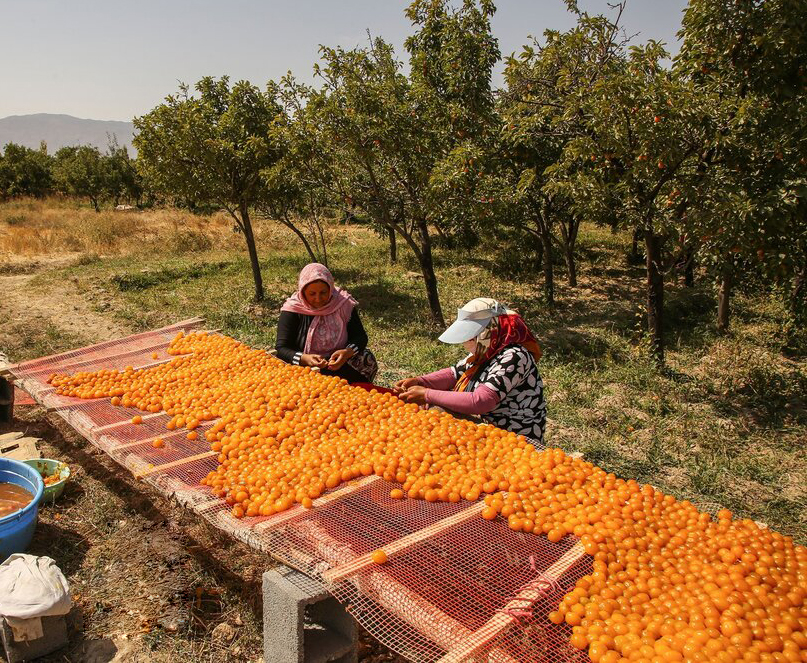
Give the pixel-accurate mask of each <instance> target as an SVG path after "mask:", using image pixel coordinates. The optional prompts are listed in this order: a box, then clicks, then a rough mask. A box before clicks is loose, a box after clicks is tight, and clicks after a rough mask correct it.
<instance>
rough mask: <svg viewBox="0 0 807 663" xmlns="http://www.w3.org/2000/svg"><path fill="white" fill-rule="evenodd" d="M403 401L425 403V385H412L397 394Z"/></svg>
mask: <svg viewBox="0 0 807 663" xmlns="http://www.w3.org/2000/svg"><path fill="white" fill-rule="evenodd" d="M398 398H400V399H401V400H402V401H404V402H405V403H417V404H418V405H426V387H422V386H420V385H417V384H416V385H412V386H411V387H409V388H408V389H407V390H406V391H404V392H403V393H402V394H398Z"/></svg>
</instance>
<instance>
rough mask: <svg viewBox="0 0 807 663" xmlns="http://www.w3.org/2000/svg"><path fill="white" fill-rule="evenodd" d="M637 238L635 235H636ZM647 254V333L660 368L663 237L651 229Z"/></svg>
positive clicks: (648, 235) (648, 230) (647, 234)
mask: <svg viewBox="0 0 807 663" xmlns="http://www.w3.org/2000/svg"><path fill="white" fill-rule="evenodd" d="M634 236H635V235H634ZM644 242H645V251H646V252H647V331H648V333H649V334H650V343H651V347H650V355H651V357H652V358H653V359H654V360H655V362H656V364H658V365H659V366H663V365H664V274H663V272H662V271H661V269H662V265H661V243H662V240H661V237H659V236H658V235H656V234H655V233H654V232H652V231H651V230H650V229H647V230H645V232H644Z"/></svg>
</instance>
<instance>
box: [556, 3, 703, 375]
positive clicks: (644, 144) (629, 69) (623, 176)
mask: <svg viewBox="0 0 807 663" xmlns="http://www.w3.org/2000/svg"><path fill="white" fill-rule="evenodd" d="M581 20H582V21H586V20H587V17H586V16H585V15H582V16H581ZM602 34H603V36H604V38H603V41H601V42H600V43H598V44H594V47H595V49H596V48H601V49H603V50H604V51H605V50H608V49H612V48H613V46H614V42H613V36H612V37H609V36H608V35H609V34H611V35H615V34H616V33H615V32H613V33H609V32H608V31H606V32H604V33H602ZM618 50H619V49H618ZM666 57H667V54H666V53H665V51H664V49H663V48H662V47H661V45H659V44H658V43H656V42H653V41H650V42H648V43H647V44H646V45H643V46H635V47H631V48H630V49H629V51H628V52H625V53H624V54H623V55H621V56H620V57H616V58H614V59H613V61H612V63H611V64H610V65H609V67H608V71H607V72H606V73H603V72H600V74H599V75H598V78H597V79H596V83H595V84H593V85H592V86H591V87H590V89H587V90H581V91H580V94H577V95H573V96H570V97H568V98H567V99H565V100H564V108H563V114H562V116H561V121H563V122H582V123H583V131H581V132H580V134H579V135H578V136H576V137H574V138H572V139H571V140H569V141H568V142H567V143H566V145H565V146H564V148H563V153H562V156H561V159H560V160H559V161H558V163H557V165H555V166H553V167H552V168H551V171H552V181H551V182H549V183H548V184H547V186H546V190H548V191H560V192H563V193H564V194H565V195H567V196H568V197H569V198H571V199H573V200H574V201H575V206H576V208H577V212H578V213H579V214H583V215H585V216H586V217H587V218H591V219H592V220H595V221H597V222H599V223H603V224H608V225H617V226H619V227H623V228H626V229H629V230H631V231H636V232H637V233H638V234H639V235H640V236H641V238H643V239H644V244H645V254H646V277H647V285H646V292H647V296H646V313H647V327H648V332H649V337H650V345H651V355H652V357H653V358H654V359H655V361H656V362H657V363H658V364H659V365H661V364H663V362H664V317H663V311H664V274H665V271H666V270H667V269H668V268H669V264H668V260H667V259H666V256H667V255H669V254H670V253H673V252H674V251H675V250H676V249H678V248H680V247H676V246H671V244H674V243H675V242H678V241H679V240H680V238H681V230H680V228H681V220H682V219H681V215H682V214H683V212H682V210H681V209H680V207H679V206H678V205H677V200H678V198H679V197H680V195H681V190H680V188H681V186H682V185H683V184H685V183H686V182H688V181H690V179H691V178H692V177H693V176H694V175H695V174H696V173H697V167H698V164H699V162H700V160H701V159H700V155H701V153H702V150H703V131H704V129H703V127H704V126H705V125H706V124H708V117H709V116H710V113H711V109H710V108H709V104H708V103H707V102H706V100H705V99H704V98H702V97H701V96H699V95H698V93H697V91H696V90H695V89H694V87H693V86H692V85H691V83H688V82H687V81H684V80H681V79H680V78H678V77H677V76H675V75H674V74H673V73H672V72H671V71H669V70H667V69H665V68H663V66H662V64H661V62H662V61H663V59H665V58H666ZM575 75H578V76H583V77H587V78H590V77H593V76H594V73H593V72H590V71H586V69H585V68H584V69H583V70H581V71H578V72H576V74H575Z"/></svg>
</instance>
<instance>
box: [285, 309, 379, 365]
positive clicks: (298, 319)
mask: <svg viewBox="0 0 807 663" xmlns="http://www.w3.org/2000/svg"><path fill="white" fill-rule="evenodd" d="M313 319H314V316H313V315H305V313H293V312H292V311H281V312H280V318H279V319H278V321H277V341H276V342H275V349H276V350H277V356H278V359H282V360H283V361H285V362H286V363H288V364H295V365H299V363H300V357H302V355H303V348H304V347H305V339H306V337H307V336H308V329H309V328H310V327H311V321H312V320H313ZM345 347H347V348H352V349H353V350H355V351H356V352H357V353H358V352H362V351H363V350H364V349H365V348H366V347H367V332H366V331H364V325H362V323H361V318H359V311H358V309H356V308H354V309H353V313H351V314H350V320H348V322H347V345H345ZM326 359H327V357H326Z"/></svg>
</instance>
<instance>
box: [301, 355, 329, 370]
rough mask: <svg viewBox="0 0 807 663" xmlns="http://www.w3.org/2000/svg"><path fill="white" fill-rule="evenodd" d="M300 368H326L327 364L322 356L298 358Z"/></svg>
mask: <svg viewBox="0 0 807 663" xmlns="http://www.w3.org/2000/svg"><path fill="white" fill-rule="evenodd" d="M300 366H311V367H312V368H326V367H327V366H328V362H327V361H326V359H325V357H323V356H322V355H307V354H304V355H302V356H301V357H300Z"/></svg>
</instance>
